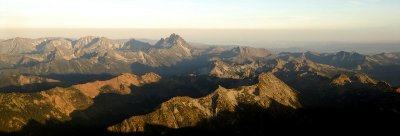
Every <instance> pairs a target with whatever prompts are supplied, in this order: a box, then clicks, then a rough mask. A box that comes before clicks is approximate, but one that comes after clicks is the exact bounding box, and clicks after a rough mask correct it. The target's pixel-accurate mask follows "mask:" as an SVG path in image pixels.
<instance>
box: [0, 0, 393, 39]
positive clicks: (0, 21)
mask: <svg viewBox="0 0 400 136" xmlns="http://www.w3.org/2000/svg"><path fill="white" fill-rule="evenodd" d="M32 28H102V29H104V28H124V29H125V28H135V29H137V28H141V29H145V28H146V29H147V28H153V29H154V28H163V29H187V28H191V29H253V30H259V29H265V30H274V31H276V30H284V31H290V30H293V31H303V32H307V31H305V30H310V31H325V33H327V34H330V35H334V34H339V33H334V34H332V33H330V31H331V30H332V32H336V31H340V32H342V33H343V32H344V33H346V31H347V30H348V32H347V33H346V34H348V35H349V36H351V35H354V34H356V33H357V34H358V35H355V37H358V38H356V39H358V40H362V39H363V38H367V37H374V39H373V40H397V39H396V37H397V36H398V35H399V33H400V32H399V31H400V0H0V30H2V31H3V32H0V37H6V38H7V37H10V36H15V35H19V34H21V35H23V34H26V33H24V31H22V30H24V29H26V30H28V29H32ZM35 30H37V29H35ZM48 30H49V31H48V32H47V34H48V35H32V37H35V36H36V37H38V36H55V35H51V33H58V34H59V35H58V36H63V35H67V34H70V31H62V32H60V31H61V29H58V31H55V29H54V30H52V31H50V29H48ZM31 31H32V30H31ZM31 31H30V32H31ZM376 32H378V33H379V35H378V37H375V35H376V34H375V35H374V34H373V33H376ZM43 33H44V32H43ZM368 33H371V35H368ZM83 34H93V33H90V32H87V33H83ZM94 34H97V33H94ZM253 34H254V35H255V34H256V33H253ZM288 34H290V32H288ZM317 34H318V33H317ZM360 34H362V35H360ZM103 35H109V34H107V31H104V34H103ZM139 35H140V34H139ZM303 35H307V33H304V34H303ZM310 35H312V34H310ZM314 35H315V34H314ZM76 36H80V35H76ZM124 36H125V37H126V36H129V35H124ZM124 36H121V37H124ZM157 36H159V35H157ZM225 36H228V37H229V33H227V35H225ZM154 37H155V36H154ZM339 37H340V36H339ZM310 38H311V37H309V39H310ZM331 38H333V39H329V36H328V37H327V38H325V39H327V40H336V39H335V38H334V37H331ZM360 38H361V39H360ZM278 39H279V38H278ZM281 39H282V38H281ZM249 40H251V39H249ZM289 40H290V39H289ZM317 40H318V39H317ZM339 40H340V39H339ZM366 40H371V39H366Z"/></svg>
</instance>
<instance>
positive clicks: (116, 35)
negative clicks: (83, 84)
mask: <svg viewBox="0 0 400 136" xmlns="http://www.w3.org/2000/svg"><path fill="white" fill-rule="evenodd" d="M171 33H177V34H180V35H181V36H182V37H183V38H185V40H187V41H190V42H197V43H205V44H218V45H245V46H255V47H266V48H280V47H282V48H283V47H292V46H304V45H306V43H308V42H319V43H321V42H356V43H358V42H361V43H371V42H372V43H376V42H398V41H399V38H398V37H400V31H387V30H385V29H370V30H279V29H122V28H121V29H54V28H51V29H50V28H35V29H33V28H29V29H28V28H26V29H15V28H14V29H0V39H8V38H13V37H26V38H40V37H66V38H79V37H83V36H88V35H92V36H104V37H108V38H113V39H128V38H137V39H152V40H158V39H160V38H163V37H166V36H168V35H170V34H171Z"/></svg>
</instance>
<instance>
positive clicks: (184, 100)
mask: <svg viewBox="0 0 400 136" xmlns="http://www.w3.org/2000/svg"><path fill="white" fill-rule="evenodd" d="M258 80H259V83H258V84H256V85H252V86H244V87H240V88H236V89H226V88H223V87H219V88H218V89H217V90H216V91H215V92H213V93H212V94H210V95H207V96H206V97H202V98H198V99H194V98H189V97H175V98H172V99H171V100H169V101H167V102H165V103H163V104H161V106H160V108H159V109H157V110H155V111H154V112H152V113H149V114H146V115H142V116H134V117H131V118H129V119H127V120H124V121H123V122H122V123H121V124H117V125H114V126H111V127H109V128H108V130H110V131H113V132H124V133H126V132H143V131H147V130H145V125H146V124H152V125H161V126H165V127H169V128H183V127H191V126H195V125H197V123H199V122H200V121H202V120H205V119H207V118H210V117H214V116H217V115H218V114H220V113H222V112H226V111H230V112H234V111H235V109H236V108H237V106H240V104H243V103H246V104H254V105H258V106H260V107H263V108H270V105H271V103H273V102H278V103H280V104H282V105H285V106H288V107H291V108H294V109H296V108H300V107H301V105H300V103H299V101H298V98H297V92H296V91H294V90H292V89H291V88H290V87H289V86H287V85H286V84H285V83H283V82H282V81H280V80H279V79H278V78H276V77H275V76H274V75H273V74H271V73H263V74H261V75H259V79H258ZM239 108H240V107H239ZM274 110H277V111H276V112H278V111H279V110H282V109H274ZM231 120H232V121H233V120H235V119H234V118H232V119H231ZM211 125H212V124H211Z"/></svg>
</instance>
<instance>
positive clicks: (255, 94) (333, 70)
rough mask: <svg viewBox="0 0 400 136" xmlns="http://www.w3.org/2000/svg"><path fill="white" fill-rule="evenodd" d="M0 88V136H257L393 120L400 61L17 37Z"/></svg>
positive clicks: (3, 44) (6, 55) (6, 54)
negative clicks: (207, 135)
mask: <svg viewBox="0 0 400 136" xmlns="http://www.w3.org/2000/svg"><path fill="white" fill-rule="evenodd" d="M139 75H141V76H139ZM0 81H1V82H0V103H1V104H2V106H0V111H1V116H0V131H1V132H0V134H4V135H7V134H9V135H77V134H86V133H87V134H91V135H93V134H96V135H130V134H132V135H135V134H139V135H187V134H192V135H197V134H198V135H203V134H213V133H220V132H223V133H225V134H232V135H246V134H258V135H264V134H266V133H269V132H275V131H276V132H278V131H279V130H280V129H282V127H284V128H286V129H294V130H298V129H300V128H320V129H326V130H333V129H330V128H334V126H333V124H334V123H340V124H341V125H342V126H343V127H350V126H353V125H357V126H362V127H365V128H369V127H374V126H376V127H378V126H377V124H375V123H373V122H378V123H379V124H382V123H384V125H382V126H387V127H390V126H389V125H388V123H387V122H391V123H397V122H398V121H400V116H399V115H400V114H399V112H398V111H400V105H399V102H400V97H399V95H400V94H399V93H400V87H399V85H400V52H390V53H377V54H375V55H364V54H360V53H357V52H346V51H340V52H336V53H319V52H312V51H307V52H297V53H296V52H280V53H273V52H271V51H269V50H267V49H264V48H254V47H248V46H214V45H210V46H203V45H202V44H198V45H193V44H191V43H190V42H187V41H185V40H184V39H183V38H182V37H181V36H179V35H177V34H171V35H170V36H168V37H166V38H161V39H160V40H158V41H157V42H155V43H154V44H151V43H148V42H146V41H143V40H136V39H127V40H113V39H109V38H106V37H96V36H86V37H82V38H78V39H69V38H38V39H29V38H20V37H17V38H12V39H7V40H1V41H0ZM322 126H326V127H322ZM265 128H269V129H265Z"/></svg>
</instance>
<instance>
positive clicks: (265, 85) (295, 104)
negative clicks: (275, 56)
mask: <svg viewBox="0 0 400 136" xmlns="http://www.w3.org/2000/svg"><path fill="white" fill-rule="evenodd" d="M258 80H259V82H258V84H257V85H258V87H259V88H260V96H267V97H269V98H271V99H273V100H275V101H277V102H278V103H281V104H283V105H286V106H290V107H292V108H299V107H301V104H300V103H299V100H298V93H297V91H295V90H293V89H292V88H291V87H290V86H288V85H287V84H286V83H284V82H283V81H281V80H280V79H278V78H277V77H276V76H275V75H274V74H272V73H270V72H268V73H261V74H260V75H259V77H258Z"/></svg>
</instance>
